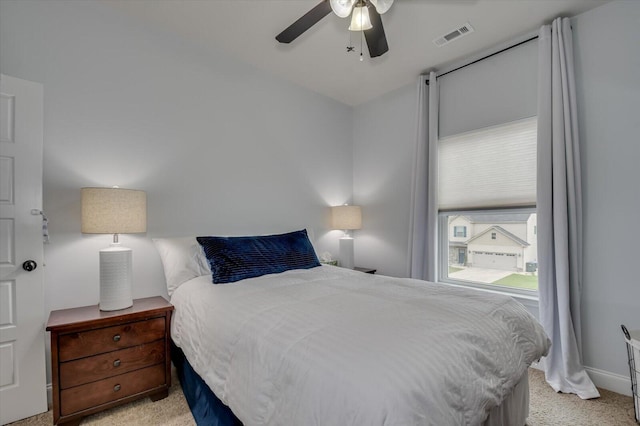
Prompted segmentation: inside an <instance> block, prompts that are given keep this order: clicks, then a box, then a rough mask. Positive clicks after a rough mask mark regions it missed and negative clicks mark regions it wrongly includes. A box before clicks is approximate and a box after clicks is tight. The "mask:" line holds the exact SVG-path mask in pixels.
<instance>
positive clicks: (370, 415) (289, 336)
mask: <svg viewBox="0 0 640 426" xmlns="http://www.w3.org/2000/svg"><path fill="white" fill-rule="evenodd" d="M171 302H172V303H173V304H174V305H175V307H176V309H175V314H174V317H173V322H172V328H171V333H172V338H173V340H174V341H175V343H176V344H177V345H178V346H179V347H180V348H182V350H183V351H184V353H185V355H186V357H187V359H188V360H189V362H190V363H191V365H192V366H193V368H194V369H195V371H196V372H197V373H198V374H199V375H200V376H201V377H202V378H203V379H204V381H205V382H206V383H207V384H208V385H209V387H210V388H211V389H212V390H213V391H214V392H215V394H216V395H217V396H218V398H220V399H221V400H222V401H223V402H224V403H225V404H227V405H228V406H229V407H230V408H231V409H232V410H233V412H234V414H236V416H237V417H238V418H239V419H240V420H241V421H242V422H243V423H244V424H245V425H247V426H250V425H283V426H285V425H286V426H290V425H305V426H311V425H319V426H320V425H321V426H330V425H478V424H481V423H482V422H483V420H484V419H485V418H486V416H487V412H488V411H489V410H490V409H491V408H492V407H494V406H497V405H499V404H500V403H501V402H502V400H503V399H504V398H505V397H506V396H507V395H508V394H509V392H510V391H511V389H512V388H513V386H514V385H515V384H516V382H517V381H518V380H519V379H520V377H521V376H522V375H523V373H524V372H525V371H526V369H527V367H528V366H529V364H530V363H531V362H532V361H534V360H536V359H538V358H540V357H541V356H542V355H545V354H546V352H547V350H548V348H549V345H550V343H549V340H548V339H547V336H546V335H545V333H544V331H543V330H542V328H541V326H540V325H539V324H538V323H537V322H536V320H535V319H534V318H533V317H532V316H531V315H530V314H529V313H528V312H527V311H526V310H525V309H524V307H523V306H522V305H520V304H519V303H518V302H516V301H514V300H513V299H512V298H510V297H505V296H498V295H493V294H488V293H483V292H479V291H472V290H465V289H460V288H455V287H451V286H445V285H439V284H434V283H429V282H424V281H418V280H411V279H398V278H389V277H384V276H378V275H375V276H374V275H368V274H363V273H360V272H354V271H350V270H346V269H342V268H337V267H331V266H322V267H318V268H313V269H310V270H297V271H289V272H285V273H282V274H275V275H267V276H263V277H259V278H252V279H248V280H244V281H240V282H237V283H233V284H224V285H213V284H211V277H210V276H204V277H199V278H195V279H193V280H191V281H188V282H186V283H184V284H183V285H182V286H180V287H179V288H178V289H177V290H176V291H175V293H174V294H173V296H172V298H171Z"/></svg>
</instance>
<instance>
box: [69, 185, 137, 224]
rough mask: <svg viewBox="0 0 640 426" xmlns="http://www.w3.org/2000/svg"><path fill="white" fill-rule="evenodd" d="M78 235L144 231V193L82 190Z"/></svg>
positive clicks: (116, 189)
mask: <svg viewBox="0 0 640 426" xmlns="http://www.w3.org/2000/svg"><path fill="white" fill-rule="evenodd" d="M81 198H82V233H84V234H135V233H141V232H147V194H146V193H145V192H144V191H138V190H133V189H122V188H82V195H81Z"/></svg>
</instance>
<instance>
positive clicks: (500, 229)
mask: <svg viewBox="0 0 640 426" xmlns="http://www.w3.org/2000/svg"><path fill="white" fill-rule="evenodd" d="M490 231H498V232H500V233H501V234H502V235H504V236H505V237H507V238H509V239H511V240H513V241H515V242H516V243H518V244H520V245H521V246H523V247H528V246H530V245H531V244H529V243H528V242H526V241H525V240H523V239H522V238H520V237H518V236H517V235H515V234H513V233H511V232H509V231H507V230H506V229H504V228H503V227H502V226H497V225H494V226H492V227H490V228H487V229H485V230H484V231H483V232H481V233H479V234H478V235H475V236H474V237H472V238H469V240H468V241H467V244H469V243H470V242H471V241H473V240H475V239H477V238H480V237H481V236H482V235H484V234H486V233H487V232H490Z"/></svg>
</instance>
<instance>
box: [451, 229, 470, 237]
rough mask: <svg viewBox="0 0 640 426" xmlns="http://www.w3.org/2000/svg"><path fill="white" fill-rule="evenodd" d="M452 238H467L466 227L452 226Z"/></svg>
mask: <svg viewBox="0 0 640 426" xmlns="http://www.w3.org/2000/svg"><path fill="white" fill-rule="evenodd" d="M453 236H454V237H465V238H466V236H467V227H466V226H454V227H453Z"/></svg>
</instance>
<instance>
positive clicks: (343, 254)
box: [340, 237, 354, 269]
mask: <svg viewBox="0 0 640 426" xmlns="http://www.w3.org/2000/svg"><path fill="white" fill-rule="evenodd" d="M340 266H342V267H343V268H349V269H353V267H354V264H353V238H351V237H342V238H340Z"/></svg>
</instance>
